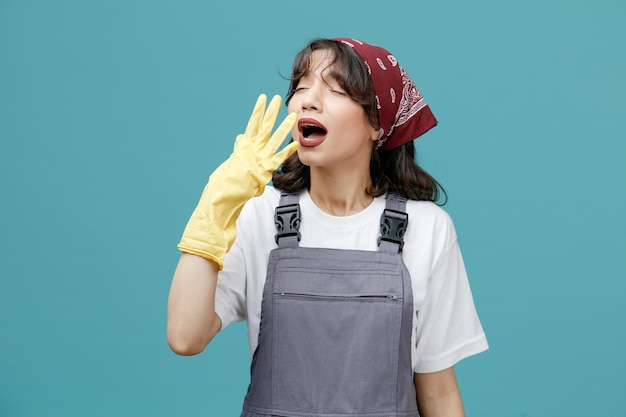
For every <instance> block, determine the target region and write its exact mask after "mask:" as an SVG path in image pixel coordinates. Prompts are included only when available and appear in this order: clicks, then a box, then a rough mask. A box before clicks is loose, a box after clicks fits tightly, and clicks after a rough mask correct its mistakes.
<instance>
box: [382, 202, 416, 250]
mask: <svg viewBox="0 0 626 417" xmlns="http://www.w3.org/2000/svg"><path fill="white" fill-rule="evenodd" d="M408 220H409V215H408V214H407V213H403V212H401V211H395V210H391V209H385V211H383V215H382V216H381V218H380V237H379V238H378V246H380V242H381V241H383V240H386V241H388V242H393V243H396V244H398V246H399V247H398V252H401V251H402V247H403V246H404V233H405V232H406V227H407V224H408Z"/></svg>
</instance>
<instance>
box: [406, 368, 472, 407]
mask: <svg viewBox="0 0 626 417" xmlns="http://www.w3.org/2000/svg"><path fill="white" fill-rule="evenodd" d="M414 381H415V392H416V395H417V404H418V407H419V411H420V416H422V417H465V411H464V410H463V401H462V400H461V393H460V392H459V386H458V384H457V381H456V375H455V374H454V367H450V368H448V369H445V370H443V371H439V372H433V373H428V374H415V375H414Z"/></svg>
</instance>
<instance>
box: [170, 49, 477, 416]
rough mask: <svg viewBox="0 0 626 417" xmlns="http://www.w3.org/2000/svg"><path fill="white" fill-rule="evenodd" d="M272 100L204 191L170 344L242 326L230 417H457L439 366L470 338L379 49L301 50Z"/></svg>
mask: <svg viewBox="0 0 626 417" xmlns="http://www.w3.org/2000/svg"><path fill="white" fill-rule="evenodd" d="M287 103H288V108H289V113H290V114H289V116H287V118H286V119H285V120H284V121H283V122H282V123H281V124H280V126H279V127H278V128H277V129H276V131H275V133H274V134H273V135H271V131H272V128H273V126H274V123H275V120H276V117H277V114H278V111H279V107H280V104H281V101H280V98H278V97H275V98H274V99H273V100H272V101H271V103H270V104H269V106H268V108H267V110H265V97H264V96H261V97H260V98H259V100H258V101H257V104H256V106H255V108H254V111H253V113H252V116H251V118H250V121H249V123H248V126H247V128H246V130H245V133H244V134H242V135H240V136H239V137H237V139H236V142H235V149H234V151H233V154H232V155H231V156H230V158H229V159H228V160H227V161H226V162H224V163H223V164H222V165H221V166H220V167H219V168H218V169H217V170H216V171H215V172H214V173H213V174H212V175H211V177H210V178H209V181H208V183H207V186H206V187H205V189H204V192H203V193H202V196H201V198H200V202H199V203H198V206H197V207H196V210H195V211H194V213H193V215H192V216H191V218H190V220H189V223H188V225H187V227H186V229H185V232H184V234H183V237H182V239H181V242H180V244H179V248H180V249H181V250H182V251H183V254H182V255H181V258H180V261H179V264H178V266H177V268H176V272H175V274H174V278H173V282H172V287H171V290H170V297H169V305H168V328H167V338H168V342H169V344H170V346H171V347H172V349H173V350H174V351H175V352H176V353H178V354H181V355H193V354H197V353H200V352H202V351H203V349H204V348H205V347H206V345H207V344H208V343H209V342H210V341H211V339H212V338H213V337H214V336H215V334H216V333H217V332H218V331H219V330H220V329H222V328H224V327H226V326H227V325H228V324H229V323H231V322H234V321H241V320H246V321H247V323H248V336H249V342H250V351H251V354H252V366H251V383H250V386H249V389H248V393H247V395H246V398H245V401H244V406H243V412H242V416H245V417H260V416H299V417H313V416H318V417H319V416H326V417H337V416H347V415H349V416H351V417H355V416H368V417H379V416H387V417H417V416H418V415H421V416H423V417H433V416H446V417H454V416H463V415H464V411H463V405H462V402H461V397H460V394H459V388H458V386H457V382H456V378H455V374H454V364H455V363H457V362H458V361H459V360H461V359H463V358H465V357H467V356H470V355H473V354H476V353H478V352H481V351H483V350H485V349H487V341H486V338H485V335H484V333H483V330H482V328H481V325H480V322H479V320H478V316H477V314H476V310H475V308H474V303H473V300H472V295H471V292H470V288H469V284H468V280H467V276H466V273H465V268H464V266H463V261H462V258H461V254H460V250H459V247H458V245H457V240H456V235H455V231H454V226H453V223H452V221H451V220H450V218H449V217H448V215H447V214H446V213H445V212H444V211H443V210H442V209H441V208H440V206H438V205H437V204H436V202H437V201H438V200H439V197H440V196H441V193H442V190H441V188H440V186H439V184H438V183H437V182H436V181H435V180H434V179H433V178H432V177H431V176H429V175H428V174H427V173H426V172H425V171H424V170H422V169H421V168H420V167H419V166H418V165H417V164H416V163H415V161H414V146H413V140H414V139H415V138H417V137H418V136H420V135H422V134H423V133H425V132H426V131H428V130H429V129H430V128H432V127H434V126H435V125H436V123H437V122H436V120H435V118H434V116H433V115H432V113H431V111H430V108H429V107H428V106H427V105H426V103H425V102H424V99H423V97H422V96H421V94H420V93H419V91H418V90H417V88H416V87H415V85H414V84H413V82H412V80H411V79H410V77H409V76H408V75H407V74H406V72H405V71H404V70H403V69H402V68H401V67H400V66H399V65H398V62H397V60H396V59H395V57H394V56H393V55H392V54H391V53H389V52H388V51H386V50H385V49H382V48H379V47H376V46H373V45H369V44H367V43H364V42H360V41H357V40H353V39H320V40H316V41H313V42H311V43H310V44H309V45H307V46H306V47H305V48H304V49H303V50H302V51H301V52H300V53H299V54H298V56H297V57H296V59H295V62H294V67H293V72H292V75H291V82H290V87H289V91H288V94H287ZM289 132H291V135H292V137H293V141H292V143H290V144H288V145H287V146H286V147H285V148H283V150H281V151H279V152H277V149H278V148H279V147H280V145H281V143H282V142H283V140H284V138H285V137H286V136H287V135H288V134H289ZM270 179H272V181H273V187H270V186H266V184H267V183H268V182H269V180H270ZM418 410H419V411H418Z"/></svg>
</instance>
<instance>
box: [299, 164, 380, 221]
mask: <svg viewBox="0 0 626 417" xmlns="http://www.w3.org/2000/svg"><path fill="white" fill-rule="evenodd" d="M371 185H372V180H371V178H370V175H369V171H368V172H365V173H362V172H361V173H359V171H358V170H346V171H343V172H338V171H337V170H334V171H329V170H326V169H321V168H314V167H311V188H310V189H309V195H310V196H311V200H313V202H314V203H315V205H316V206H318V207H319V208H320V209H321V210H323V211H324V212H326V213H328V214H331V215H333V216H349V215H351V214H356V213H358V212H360V211H362V210H364V209H365V208H366V207H367V206H369V205H370V204H371V202H372V201H373V197H372V196H370V195H368V194H367V193H366V192H365V190H366V189H367V188H368V187H369V186H371Z"/></svg>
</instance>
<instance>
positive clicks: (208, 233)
mask: <svg viewBox="0 0 626 417" xmlns="http://www.w3.org/2000/svg"><path fill="white" fill-rule="evenodd" d="M228 246H229V245H228V239H227V238H226V236H225V234H224V231H222V230H220V229H219V228H217V227H211V225H210V224H205V225H204V228H203V229H198V228H194V227H193V223H192V222H191V221H190V222H189V224H187V227H186V228H185V231H184V232H183V236H182V238H181V239H180V243H179V244H178V249H180V250H181V251H183V252H186V253H190V254H192V255H196V256H200V257H202V258H205V259H208V260H210V261H213V262H215V263H216V264H217V265H218V267H219V270H220V271H221V270H222V268H223V267H224V257H225V256H226V252H227V251H228V249H229V247H228Z"/></svg>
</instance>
